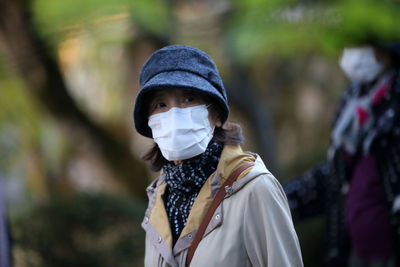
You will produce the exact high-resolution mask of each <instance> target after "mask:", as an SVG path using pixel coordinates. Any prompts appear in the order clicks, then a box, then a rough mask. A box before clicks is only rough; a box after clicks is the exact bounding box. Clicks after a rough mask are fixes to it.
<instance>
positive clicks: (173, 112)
mask: <svg viewBox="0 0 400 267" xmlns="http://www.w3.org/2000/svg"><path fill="white" fill-rule="evenodd" d="M148 125H149V127H150V128H151V130H152V133H153V139H154V141H155V142H156V143H157V145H158V147H159V148H160V150H161V153H162V155H163V156H164V158H166V159H167V160H169V161H173V160H185V159H189V158H192V157H195V156H197V155H200V154H201V153H203V152H204V151H206V148H207V146H208V143H209V142H210V141H211V139H212V137H213V132H214V128H215V127H213V129H211V126H210V121H209V120H208V110H207V106H206V105H199V106H193V107H188V108H177V107H173V108H171V109H170V110H168V111H167V112H163V113H159V114H154V115H151V116H150V117H149V122H148Z"/></svg>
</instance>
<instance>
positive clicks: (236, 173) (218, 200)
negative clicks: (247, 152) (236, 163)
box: [186, 162, 254, 267]
mask: <svg viewBox="0 0 400 267" xmlns="http://www.w3.org/2000/svg"><path fill="white" fill-rule="evenodd" d="M252 166H254V163H253V162H251V163H246V164H243V165H241V166H240V167H239V168H237V169H236V170H235V171H234V172H232V173H231V175H230V176H229V177H228V179H226V181H225V183H224V184H223V185H222V186H221V187H220V189H219V190H218V193H217V194H216V196H215V198H214V200H213V202H212V203H211V205H210V207H209V208H208V210H207V213H206V215H205V216H204V218H203V220H202V222H201V224H200V226H199V229H198V230H197V232H196V235H195V236H194V239H193V242H192V244H191V245H190V247H189V251H188V254H187V257H186V266H187V267H188V266H189V265H190V262H191V261H192V258H193V255H194V252H195V251H196V248H197V246H198V245H199V243H200V241H201V239H202V238H203V235H204V232H205V231H206V228H207V226H208V223H209V222H210V220H211V218H212V216H213V215H214V212H215V210H216V209H217V207H218V206H219V204H220V203H221V202H222V200H223V199H224V197H225V195H226V193H227V192H226V190H227V188H228V187H230V186H232V184H233V182H234V181H236V179H237V178H238V176H239V175H240V174H241V173H242V172H243V171H244V170H246V169H247V168H249V167H252Z"/></svg>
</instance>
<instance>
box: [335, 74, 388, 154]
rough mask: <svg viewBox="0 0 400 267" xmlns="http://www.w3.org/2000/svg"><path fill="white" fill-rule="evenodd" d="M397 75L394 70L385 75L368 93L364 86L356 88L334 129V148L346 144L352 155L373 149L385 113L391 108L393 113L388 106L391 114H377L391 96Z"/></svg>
mask: <svg viewBox="0 0 400 267" xmlns="http://www.w3.org/2000/svg"><path fill="white" fill-rule="evenodd" d="M393 76H394V73H393V72H389V73H387V74H386V75H384V76H382V77H381V78H380V79H379V80H378V81H377V82H376V83H375V84H374V85H373V86H372V87H371V88H370V89H369V90H368V92H367V93H365V94H362V93H361V89H363V87H361V86H355V87H354V88H352V89H353V90H352V93H351V95H348V96H346V104H345V106H344V107H343V109H342V112H341V113H340V116H339V117H338V118H337V121H336V123H335V127H334V129H333V131H332V143H331V148H330V150H331V152H333V151H336V150H337V149H338V148H339V147H342V148H344V150H345V151H346V152H347V153H349V154H350V155H355V154H356V153H362V154H363V155H366V154H368V153H369V150H370V148H371V144H372V143H373V141H374V140H375V138H376V136H377V135H378V132H379V131H380V130H381V129H379V128H380V127H382V125H384V124H386V123H385V122H384V120H385V119H386V118H385V116H386V117H387V116H389V117H390V112H392V113H393V111H391V110H390V109H388V110H387V111H388V114H386V113H385V114H383V116H382V117H377V116H376V112H377V110H378V109H379V108H380V105H381V102H382V101H383V100H384V99H389V98H390V93H391V92H390V90H389V89H390V84H391V82H392V79H393ZM388 119H390V118H388Z"/></svg>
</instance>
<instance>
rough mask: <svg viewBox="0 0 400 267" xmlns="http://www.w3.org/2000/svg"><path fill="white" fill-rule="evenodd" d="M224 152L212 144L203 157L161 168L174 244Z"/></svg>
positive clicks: (221, 146)
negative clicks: (164, 181) (201, 190)
mask: <svg viewBox="0 0 400 267" xmlns="http://www.w3.org/2000/svg"><path fill="white" fill-rule="evenodd" d="M222 148H223V144H221V143H219V142H216V141H211V142H210V143H209V145H208V147H207V149H206V151H205V152H204V153H202V154H200V155H198V156H196V157H194V158H192V159H188V160H185V161H183V163H181V164H179V165H175V164H174V163H173V162H168V163H166V164H165V165H164V166H163V167H162V169H163V171H164V173H165V180H166V183H167V191H166V194H165V198H164V202H165V208H166V211H167V215H168V220H169V224H170V226H171V231H172V236H173V242H174V244H175V242H176V240H177V239H178V237H179V235H180V234H181V232H182V229H183V227H184V226H185V225H186V220H187V217H188V215H189V212H190V209H191V208H192V205H193V203H194V200H195V199H196V197H197V195H198V194H199V192H200V189H201V188H202V186H203V185H204V183H205V182H206V180H207V178H208V177H209V176H210V175H211V174H212V173H213V172H214V171H215V170H216V169H217V165H218V162H219V159H220V157H221V152H222Z"/></svg>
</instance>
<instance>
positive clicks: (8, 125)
mask: <svg viewBox="0 0 400 267" xmlns="http://www.w3.org/2000/svg"><path fill="white" fill-rule="evenodd" d="M399 11H400V3H399V2H398V1H394V0H392V1H390V0H380V1H377V0H376V1H373V0H319V1H317V0H299V1H294V0H187V1H179V0H113V1H107V0H86V1H80V0H69V1H63V0H1V1H0V180H1V181H0V182H1V186H2V190H0V191H2V192H3V195H1V196H0V197H1V198H2V199H3V200H4V202H5V206H6V210H7V218H8V223H9V226H10V230H11V233H12V241H13V242H12V255H13V260H14V266H18V267H19V266H143V250H144V249H143V247H144V233H143V231H142V229H141V227H140V223H141V220H142V216H143V212H144V209H145V203H146V196H145V187H146V185H147V184H149V183H150V181H151V180H152V179H153V178H154V177H155V176H156V175H157V174H156V173H151V172H150V171H149V170H148V168H147V166H146V165H145V164H144V162H142V161H141V160H140V158H139V156H140V155H141V154H142V153H144V152H145V151H146V149H147V148H149V145H150V144H151V140H149V139H146V138H144V137H142V136H140V135H138V134H137V133H136V132H135V129H134V125H133V119H132V108H133V103H134V99H135V96H136V93H137V91H138V88H139V84H138V76H139V71H140V69H141V66H142V65H143V63H144V62H145V60H146V59H147V58H148V57H149V56H150V55H151V54H152V53H153V52H154V51H155V50H157V49H159V48H161V47H163V46H165V45H170V44H186V45H191V46H194V47H197V48H199V49H202V50H204V51H205V52H207V53H208V54H209V55H210V56H211V57H212V58H213V59H214V60H215V62H216V64H217V66H218V68H219V71H220V74H221V76H222V78H223V80H224V84H225V87H226V88H227V91H228V98H229V104H230V106H231V109H232V112H231V115H230V120H231V121H233V122H238V123H240V124H241V125H242V128H243V129H244V134H245V137H246V141H245V144H244V149H245V150H252V151H254V152H257V153H259V154H260V155H261V156H262V158H263V159H264V161H265V163H266V165H267V167H268V168H269V169H270V170H271V171H272V172H273V173H274V175H275V176H276V177H277V178H278V179H279V180H280V181H281V182H282V183H284V182H286V181H289V180H291V179H293V178H295V177H296V176H298V175H300V174H302V173H303V172H304V171H306V170H307V169H308V168H310V167H312V166H314V165H315V164H317V163H319V162H321V161H323V160H325V158H326V151H327V147H328V145H329V133H330V127H331V122H332V119H333V116H334V112H335V106H336V104H337V100H338V97H339V96H340V94H341V92H342V90H343V89H344V87H345V86H346V84H347V80H346V78H345V77H344V75H343V73H342V72H341V70H340V69H339V66H338V58H339V56H340V52H341V50H342V49H343V47H344V46H348V45H351V44H356V43H358V42H360V41H362V40H365V39H366V38H370V37H377V38H380V39H382V40H388V41H390V40H392V39H393V38H399V37H400V19H399V14H400V13H399ZM0 189H1V188H0ZM322 227H323V225H322V220H321V219H315V220H312V221H308V222H306V223H302V224H299V225H296V228H297V231H298V235H299V238H300V242H301V246H302V251H303V257H304V263H305V266H318V262H319V260H320V259H319V256H318V255H319V253H320V239H321V231H322Z"/></svg>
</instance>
